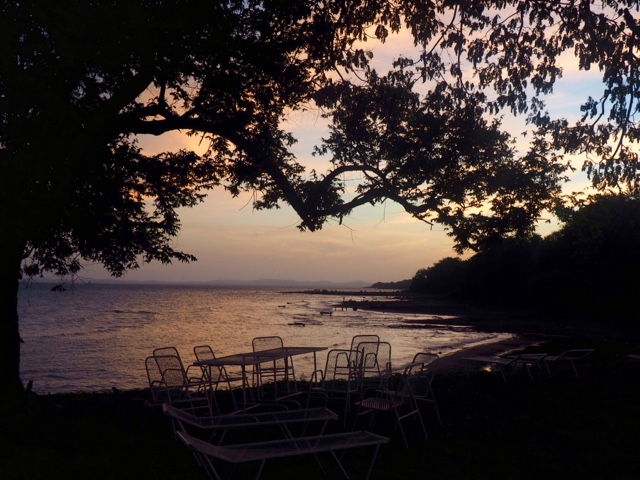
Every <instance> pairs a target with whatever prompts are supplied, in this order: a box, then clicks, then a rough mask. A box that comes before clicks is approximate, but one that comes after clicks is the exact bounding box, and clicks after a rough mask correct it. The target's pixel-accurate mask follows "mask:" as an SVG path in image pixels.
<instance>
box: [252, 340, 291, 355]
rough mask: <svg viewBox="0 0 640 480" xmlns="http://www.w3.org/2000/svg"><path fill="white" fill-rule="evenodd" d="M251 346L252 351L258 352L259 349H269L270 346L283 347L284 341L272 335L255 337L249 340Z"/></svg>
mask: <svg viewBox="0 0 640 480" xmlns="http://www.w3.org/2000/svg"><path fill="white" fill-rule="evenodd" d="M251 346H252V347H253V351H254V352H259V351H260V350H271V349H272V348H282V347H284V342H283V341H282V338H281V337H277V336H273V337H256V338H254V339H253V340H252V341H251Z"/></svg>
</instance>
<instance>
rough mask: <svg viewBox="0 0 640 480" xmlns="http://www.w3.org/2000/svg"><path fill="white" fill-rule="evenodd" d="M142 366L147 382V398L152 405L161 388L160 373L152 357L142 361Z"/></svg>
mask: <svg viewBox="0 0 640 480" xmlns="http://www.w3.org/2000/svg"><path fill="white" fill-rule="evenodd" d="M144 366H145V368H146V370H147V379H148V380H149V398H150V400H151V401H152V402H153V403H156V402H157V399H158V391H159V390H160V389H161V388H162V372H160V369H159V368H158V363H157V362H156V358H155V357H154V356H150V357H147V358H146V359H145V361H144Z"/></svg>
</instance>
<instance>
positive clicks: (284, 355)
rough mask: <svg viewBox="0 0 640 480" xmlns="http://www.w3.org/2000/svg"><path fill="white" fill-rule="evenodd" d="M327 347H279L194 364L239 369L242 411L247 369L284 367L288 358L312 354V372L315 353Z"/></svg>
mask: <svg viewBox="0 0 640 480" xmlns="http://www.w3.org/2000/svg"><path fill="white" fill-rule="evenodd" d="M326 349H327V347H280V348H272V349H269V350H259V351H257V352H245V353H234V354H232V355H225V356H223V357H218V358H215V359H210V360H202V361H199V362H194V365H196V366H198V367H240V370H241V372H242V409H243V411H246V409H247V384H248V378H247V367H248V366H255V365H258V364H260V363H265V362H272V361H276V360H284V361H285V365H286V366H287V367H288V365H289V357H293V356H297V355H308V354H311V353H312V354H313V370H314V371H315V370H316V369H317V359H316V353H317V352H321V351H322V350H326ZM288 377H289V374H288V368H286V369H285V380H286V381H287V385H288V380H289V378H288Z"/></svg>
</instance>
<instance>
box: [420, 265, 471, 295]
mask: <svg viewBox="0 0 640 480" xmlns="http://www.w3.org/2000/svg"><path fill="white" fill-rule="evenodd" d="M464 269H465V263H464V261H463V260H461V259H459V258H454V257H447V258H443V259H442V260H439V261H437V262H436V263H434V264H433V265H432V266H431V267H429V268H423V269H420V270H418V271H417V272H416V274H415V276H414V277H413V279H412V280H411V286H410V287H409V288H410V290H411V291H414V292H429V293H446V294H449V295H451V296H453V297H456V296H457V294H458V292H459V290H460V289H461V288H462V286H463V284H464V278H465V273H464Z"/></svg>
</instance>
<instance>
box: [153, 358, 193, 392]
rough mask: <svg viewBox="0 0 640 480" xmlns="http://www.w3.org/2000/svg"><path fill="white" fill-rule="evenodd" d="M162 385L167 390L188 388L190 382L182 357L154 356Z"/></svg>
mask: <svg viewBox="0 0 640 480" xmlns="http://www.w3.org/2000/svg"><path fill="white" fill-rule="evenodd" d="M153 358H154V359H155V361H156V363H157V365H158V370H159V371H160V375H161V377H162V380H161V381H162V383H163V384H164V386H165V387H166V388H178V387H185V388H186V387H187V386H188V384H189V381H188V379H187V373H186V371H185V369H184V365H183V364H182V360H180V357H178V356H175V355H154V357H153Z"/></svg>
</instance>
